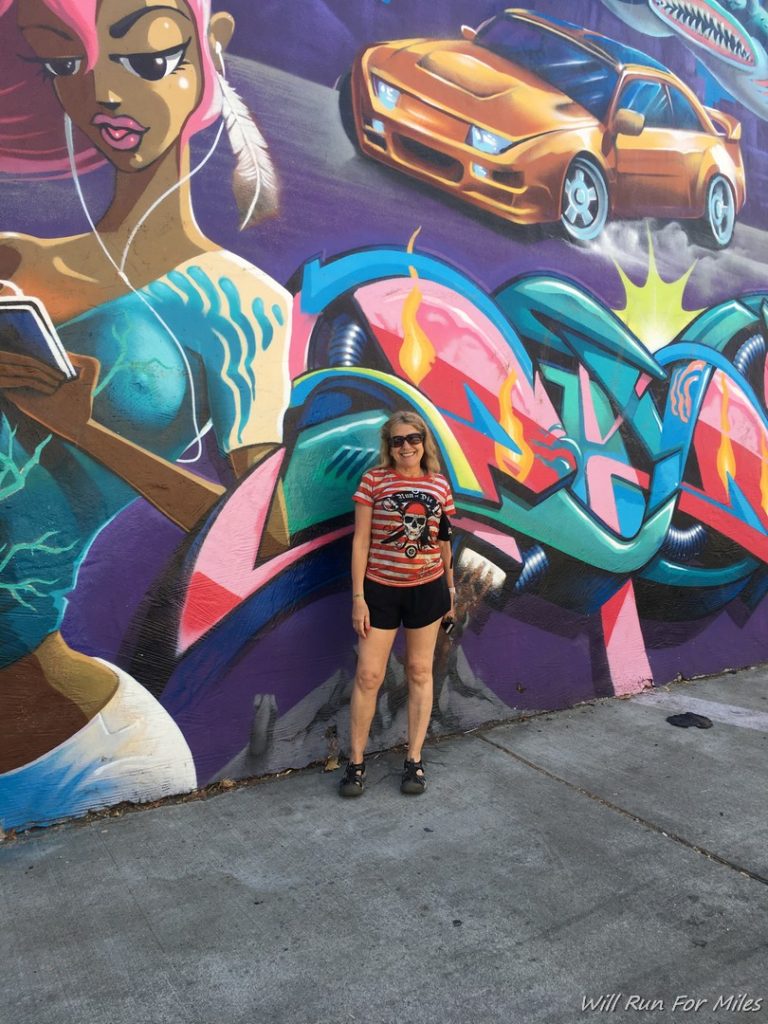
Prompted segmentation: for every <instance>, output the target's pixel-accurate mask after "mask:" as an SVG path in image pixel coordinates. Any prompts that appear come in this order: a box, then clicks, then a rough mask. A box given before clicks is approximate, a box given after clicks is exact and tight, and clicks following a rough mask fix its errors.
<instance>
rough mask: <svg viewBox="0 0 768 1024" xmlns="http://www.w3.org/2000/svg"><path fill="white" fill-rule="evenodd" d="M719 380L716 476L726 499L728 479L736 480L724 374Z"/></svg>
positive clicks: (726, 384)
mask: <svg viewBox="0 0 768 1024" xmlns="http://www.w3.org/2000/svg"><path fill="white" fill-rule="evenodd" d="M719 377H720V380H721V381H722V387H723V397H722V400H721V402H720V438H721V440H720V447H719V448H718V450H717V474H718V476H719V477H720V481H721V483H722V485H723V488H724V490H725V494H726V497H728V496H729V495H730V485H729V483H728V477H729V476H730V478H731V479H732V480H733V479H735V478H736V459H735V458H734V455H733V445H732V444H731V436H730V434H729V433H728V431H729V430H730V426H729V423H728V402H729V398H728V381H727V379H726V377H725V375H724V374H719Z"/></svg>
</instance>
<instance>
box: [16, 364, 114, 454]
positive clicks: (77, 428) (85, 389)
mask: <svg viewBox="0 0 768 1024" xmlns="http://www.w3.org/2000/svg"><path fill="white" fill-rule="evenodd" d="M70 358H71V360H72V364H73V365H74V367H75V369H77V370H78V371H79V373H78V376H77V378H76V379H75V380H70V381H62V379H61V378H60V377H59V378H58V379H57V375H56V373H55V371H53V370H49V369H48V368H47V367H45V366H43V364H42V363H38V362H37V360H36V359H28V358H27V357H24V356H13V359H14V360H15V361H18V360H22V359H23V360H24V364H29V363H35V364H36V365H35V366H34V367H31V366H30V367H26V366H25V367H24V370H23V372H22V373H18V372H17V374H16V376H15V377H14V379H15V380H16V381H17V383H16V384H13V385H11V386H10V390H9V391H8V392H6V398H9V399H10V400H11V401H12V402H13V403H14V405H16V406H18V408H19V409H21V411H22V412H23V413H26V414H27V416H30V417H31V418H32V419H33V420H37V422H38V423H41V424H42V425H43V426H44V427H46V428H47V429H48V430H50V431H51V432H52V433H54V434H58V436H59V437H63V438H64V440H65V441H76V440H77V438H78V436H79V434H80V432H81V430H82V428H83V427H84V426H85V425H86V424H87V423H88V421H89V420H90V418H91V413H92V410H93V389H94V388H95V386H96V382H97V381H98V379H99V368H100V367H99V361H98V360H97V359H92V358H91V357H90V356H77V355H71V357H70ZM21 365H22V364H19V366H21ZM6 367H7V364H6V363H5V361H4V362H3V363H2V364H0V384H2V381H3V379H4V374H3V370H4V368H6ZM22 379H25V380H26V381H27V383H18V381H21V380H22ZM6 386H7V385H6Z"/></svg>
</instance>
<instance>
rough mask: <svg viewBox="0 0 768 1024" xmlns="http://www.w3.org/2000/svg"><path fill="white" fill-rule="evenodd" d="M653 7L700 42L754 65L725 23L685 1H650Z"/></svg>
mask: <svg viewBox="0 0 768 1024" xmlns="http://www.w3.org/2000/svg"><path fill="white" fill-rule="evenodd" d="M651 2H652V4H653V7H655V8H656V10H657V11H659V13H660V14H662V16H664V17H666V18H667V19H668V20H669V21H674V22H677V23H678V24H679V25H681V26H682V27H683V28H685V29H687V30H688V33H689V34H692V35H696V36H698V37H699V39H700V40H702V41H703V42H707V43H714V44H715V45H716V46H718V47H719V48H720V49H721V50H724V51H726V52H727V53H729V54H730V55H731V56H732V57H733V58H734V60H737V61H741V62H742V63H744V64H748V65H750V66H752V65H753V64H754V63H755V59H754V56H753V54H752V53H751V51H750V50H748V49H747V47H746V46H745V45H744V43H743V42H742V40H741V39H740V38H739V36H738V35H737V34H736V32H735V31H734V30H733V28H732V27H731V26H730V25H729V24H728V23H727V22H724V21H722V20H721V19H720V18H717V17H716V16H715V15H714V14H711V13H708V12H706V11H704V10H702V9H701V7H699V6H698V5H696V4H694V3H686V2H685V0H651Z"/></svg>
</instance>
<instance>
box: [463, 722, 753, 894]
mask: <svg viewBox="0 0 768 1024" xmlns="http://www.w3.org/2000/svg"><path fill="white" fill-rule="evenodd" d="M477 738H478V739H479V740H482V741H483V742H484V743H487V744H488V745H489V746H491V747H496V749H497V750H500V751H502V753H504V754H507V755H508V756H509V757H512V758H514V760H515V761H519V762H520V764H524V765H525V766H526V767H527V768H531V769H533V771H535V772H539V774H540V775H544V776H545V777H546V778H548V779H552V781H553V782H559V783H561V784H562V785H563V786H567V787H568V788H569V789H572V790H574V792H576V793H579V794H580V795H581V796H585V797H587V799H588V800H593V801H594V802H595V803H598V804H602V805H603V807H607V808H608V809H609V810H611V811H615V812H616V814H621V815H622V816H623V817H625V818H629V820H630V821H633V822H635V824H637V825H643V826H644V827H645V828H647V829H650V830H651V831H652V832H656V833H657V835H660V836H663V837H664V838H665V839H671V840H672V841H673V842H675V843H679V844H680V846H684V847H686V849H688V850H693V851H694V853H698V854H700V855H701V856H702V857H706V858H707V859H708V860H712V861H715V862H716V863H717V864H722V865H723V867H726V868H730V869H731V870H732V871H737V872H738V873H739V874H740V875H744V876H745V877H747V878H751V879H752V880H753V881H754V882H760V883H761V884H762V885H768V878H766V877H765V876H764V875H760V874H758V873H757V872H756V871H751V870H750V869H749V868H746V867H744V866H743V865H741V864H736V863H735V862H734V861H732V860H728V858H727V857H721V856H720V854H719V853H715V852H714V851H713V850H707V849H706V847H704V846H698V845H697V844H696V843H692V842H691V841H690V839H686V838H685V836H681V835H678V834H677V833H676V832H670V831H669V829H665V828H662V827H661V825H657V824H656V823H655V822H653V821H649V820H648V819H647V818H641V817H640V816H639V815H637V814H633V813H632V811H628V810H627V809H626V808H625V807H620V806H619V805H618V804H614V803H612V802H611V801H610V800H606V799H605V797H602V796H598V794H597V793H592V792H590V791H589V790H588V789H585V788H584V787H583V786H579V785H578V784H577V783H575V782H569V781H568V779H564V778H563V777H562V776H560V775H555V773H554V772H551V771H550V770H549V769H548V768H544V767H543V766H542V765H540V764H536V763H535V762H533V761H529V760H528V758H527V757H523V755H522V754H517V753H515V751H514V750H510V749H509V748H508V747H505V746H503V745H502V744H501V743H497V742H495V741H494V740H492V739H489V738H488V737H487V736H483V735H479V734H477Z"/></svg>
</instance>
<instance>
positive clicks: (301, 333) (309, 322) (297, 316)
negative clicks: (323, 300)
mask: <svg viewBox="0 0 768 1024" xmlns="http://www.w3.org/2000/svg"><path fill="white" fill-rule="evenodd" d="M316 323H317V317H316V316H310V315H309V314H308V313H305V312H303V310H302V308H301V294H299V295H297V296H295V298H294V300H293V313H292V316H291V341H290V345H289V346H288V373H289V374H290V377H291V380H296V378H297V377H298V376H299V374H301V373H304V371H305V370H306V369H307V354H308V352H309V339H310V337H311V336H312V331H313V329H314V326H315V324H316Z"/></svg>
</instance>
